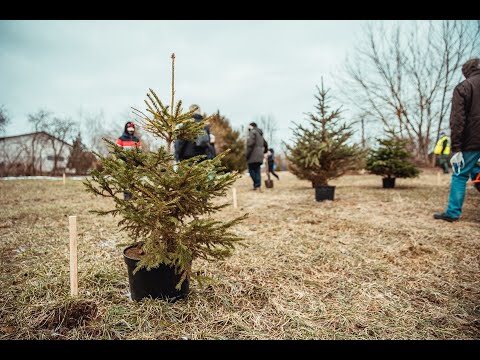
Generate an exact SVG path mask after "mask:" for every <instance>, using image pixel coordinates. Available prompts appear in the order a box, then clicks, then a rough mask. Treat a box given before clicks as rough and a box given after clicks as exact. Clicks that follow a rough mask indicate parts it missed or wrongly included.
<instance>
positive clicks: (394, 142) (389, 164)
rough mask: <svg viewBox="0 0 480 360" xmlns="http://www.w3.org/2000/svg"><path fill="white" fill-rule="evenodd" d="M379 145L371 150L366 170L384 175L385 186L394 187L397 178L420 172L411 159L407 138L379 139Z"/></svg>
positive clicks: (414, 175) (412, 175)
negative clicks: (407, 147)
mask: <svg viewBox="0 0 480 360" xmlns="http://www.w3.org/2000/svg"><path fill="white" fill-rule="evenodd" d="M377 141H378V144H379V147H378V148H377V149H372V150H370V152H369V154H368V158H367V165H366V170H368V171H369V172H370V173H371V174H375V175H381V176H383V179H382V181H383V188H384V189H393V188H394V187H395V179H396V178H412V177H417V176H418V174H419V170H418V168H417V167H416V166H415V164H413V163H412V162H411V160H410V158H411V155H410V153H409V152H408V151H407V149H406V146H407V140H404V139H399V138H395V137H392V138H389V139H377Z"/></svg>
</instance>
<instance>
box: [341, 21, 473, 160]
mask: <svg viewBox="0 0 480 360" xmlns="http://www.w3.org/2000/svg"><path fill="white" fill-rule="evenodd" d="M403 29H404V28H403V27H402V25H401V24H400V23H396V24H395V25H394V26H393V27H392V28H391V29H387V28H385V26H384V25H383V24H379V25H377V24H372V23H370V24H368V26H367V27H366V28H365V32H364V42H362V43H360V44H359V45H358V46H357V47H356V48H355V57H354V58H351V57H350V58H347V61H346V65H345V74H346V76H345V77H344V78H343V79H342V84H341V86H340V87H341V88H343V93H344V94H345V95H346V96H347V97H348V99H349V100H350V101H351V102H352V103H353V104H354V105H355V106H356V107H357V108H358V109H359V110H360V111H361V112H362V113H363V114H365V115H367V116H369V117H371V118H373V119H376V121H378V122H379V123H380V124H382V125H383V127H384V129H385V130H386V131H388V132H391V133H397V134H398V135H399V136H400V137H405V138H407V139H409V140H410V142H411V143H412V144H413V146H414V149H415V156H416V158H417V160H419V161H422V162H424V163H425V164H427V163H429V150H430V145H431V142H432V140H433V139H438V136H439V133H440V131H441V129H442V127H444V126H445V123H446V122H445V118H446V116H447V114H448V111H449V109H450V96H451V92H452V90H453V87H454V86H455V85H456V84H457V83H458V82H459V81H460V80H461V72H460V71H459V69H460V68H461V66H462V64H463V63H464V61H466V60H467V59H468V58H469V57H471V56H472V55H477V54H478V53H479V43H480V21H447V20H445V21H428V22H427V21H425V22H422V23H418V22H416V23H413V24H412V26H411V27H410V29H409V31H404V30H403ZM353 59H354V60H353ZM430 161H434V160H431V159H430Z"/></svg>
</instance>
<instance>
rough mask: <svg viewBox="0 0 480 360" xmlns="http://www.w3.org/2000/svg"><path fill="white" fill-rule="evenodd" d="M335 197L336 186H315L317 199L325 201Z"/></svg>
mask: <svg viewBox="0 0 480 360" xmlns="http://www.w3.org/2000/svg"><path fill="white" fill-rule="evenodd" d="M334 197H335V186H328V185H327V186H316V187H315V200H317V201H324V200H332V201H333V198H334Z"/></svg>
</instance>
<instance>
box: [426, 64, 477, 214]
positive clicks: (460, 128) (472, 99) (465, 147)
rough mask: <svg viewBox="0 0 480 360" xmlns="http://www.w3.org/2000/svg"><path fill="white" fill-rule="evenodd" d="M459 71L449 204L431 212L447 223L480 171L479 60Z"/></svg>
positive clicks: (454, 100) (459, 208)
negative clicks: (443, 208) (459, 80)
mask: <svg viewBox="0 0 480 360" xmlns="http://www.w3.org/2000/svg"><path fill="white" fill-rule="evenodd" d="M462 73H463V75H464V76H465V80H464V81H463V82H461V83H460V84H458V85H457V86H456V87H455V90H454V91H453V98H452V110H451V113H450V131H451V142H452V146H451V147H452V153H453V156H452V159H451V162H452V170H453V175H452V183H451V185H450V196H449V199H448V206H447V210H446V211H445V212H443V213H441V214H434V215H433V217H434V218H435V219H440V220H445V221H449V222H453V221H457V220H458V219H459V218H460V215H461V213H462V206H463V201H464V199H465V189H466V185H467V181H468V179H469V177H470V178H471V179H472V180H475V179H476V178H477V176H478V174H480V166H479V165H478V161H479V160H480V59H479V58H474V59H470V60H468V61H467V62H466V63H465V64H464V65H463V66H462ZM477 184H478V183H475V188H476V189H477V190H479V191H480V189H479V186H478V185H477Z"/></svg>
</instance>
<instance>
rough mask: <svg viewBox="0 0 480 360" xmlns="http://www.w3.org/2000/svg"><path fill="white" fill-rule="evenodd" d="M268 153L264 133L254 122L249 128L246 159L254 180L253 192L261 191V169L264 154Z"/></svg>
mask: <svg viewBox="0 0 480 360" xmlns="http://www.w3.org/2000/svg"><path fill="white" fill-rule="evenodd" d="M267 151H268V145H267V141H266V140H265V139H264V138H263V131H262V130H261V129H259V128H258V127H257V124H256V123H254V122H252V123H250V124H249V126H248V139H247V151H246V158H247V163H248V172H249V173H250V177H251V178H252V180H253V190H259V189H260V187H261V186H262V174H261V172H260V167H261V166H262V164H263V158H264V154H266V153H267Z"/></svg>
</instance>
